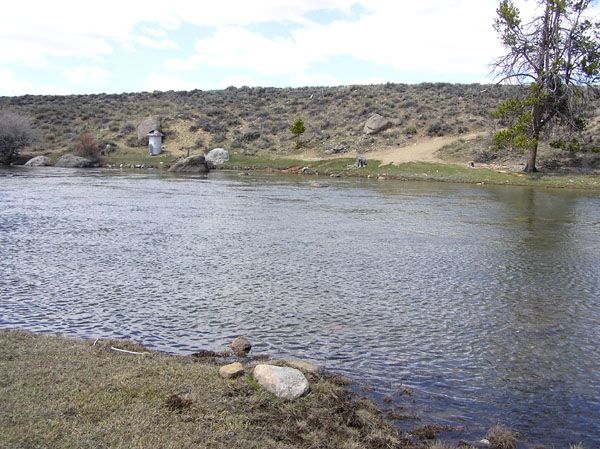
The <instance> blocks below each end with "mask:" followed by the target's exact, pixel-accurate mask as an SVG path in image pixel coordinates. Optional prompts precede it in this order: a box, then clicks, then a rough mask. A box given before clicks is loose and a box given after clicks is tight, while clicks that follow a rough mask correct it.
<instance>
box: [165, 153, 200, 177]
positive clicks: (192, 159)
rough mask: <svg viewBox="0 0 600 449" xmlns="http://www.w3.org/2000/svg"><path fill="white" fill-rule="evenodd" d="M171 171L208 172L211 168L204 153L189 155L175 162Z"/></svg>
mask: <svg viewBox="0 0 600 449" xmlns="http://www.w3.org/2000/svg"><path fill="white" fill-rule="evenodd" d="M169 171H170V172H173V173H208V172H209V171H210V170H209V165H208V163H207V162H206V159H204V155H200V156H189V157H186V158H185V159H181V160H179V161H177V162H175V164H173V165H172V166H171V168H169Z"/></svg>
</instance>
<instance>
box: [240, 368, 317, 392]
mask: <svg viewBox="0 0 600 449" xmlns="http://www.w3.org/2000/svg"><path fill="white" fill-rule="evenodd" d="M252 374H253V375H254V378H255V379H256V381H257V382H258V384H259V385H260V386H261V387H263V388H264V389H265V390H267V391H268V392H270V393H273V394H274V395H275V396H277V397H278V398H280V399H285V400H287V401H293V400H295V399H298V398H299V397H300V396H302V395H304V394H306V393H307V392H308V390H309V389H310V386H309V384H308V380H306V377H305V376H304V374H302V372H301V371H300V370H297V369H296V368H288V367H282V366H274V365H256V366H255V367H254V371H253V372H252Z"/></svg>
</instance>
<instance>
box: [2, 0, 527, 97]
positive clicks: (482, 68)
mask: <svg viewBox="0 0 600 449" xmlns="http://www.w3.org/2000/svg"><path fill="white" fill-rule="evenodd" d="M516 3H517V5H519V4H520V3H521V4H522V5H521V6H522V7H524V8H528V7H529V8H531V4H532V3H535V2H533V1H532V0H530V1H529V2H525V1H524V0H520V1H517V2H516ZM497 6H498V0H410V1H407V0H356V1H353V0H295V1H290V0H246V1H244V0H219V1H210V2H208V1H200V0H197V1H195V2H192V1H189V0H188V1H186V0H169V1H164V0H161V1H158V0H142V1H139V0H119V1H116V0H104V1H102V2H96V1H95V2H87V1H82V0H76V1H73V0H53V1H43V0H38V1H33V0H18V1H13V0H11V1H8V2H5V4H3V5H2V12H1V14H0V48H2V56H1V58H0V95H2V96H12V95H24V94H49V95H64V94H90V93H121V92H142V91H154V90H160V91H167V90H192V89H202V90H211V89H222V88H226V87H229V86H236V87H241V86H272V87H300V86H316V85H318V86H336V85H347V84H378V83H385V82H395V83H420V82H451V83H474V82H480V83H485V82H490V81H492V77H491V76H490V63H491V62H492V61H493V60H494V58H495V57H497V56H499V55H500V54H501V53H502V48H501V47H500V44H499V41H498V39H497V36H496V35H495V33H494V31H493V28H492V23H493V20H494V17H495V14H496V12H495V11H496V8H497Z"/></svg>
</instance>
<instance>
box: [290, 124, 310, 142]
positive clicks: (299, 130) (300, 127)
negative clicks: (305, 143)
mask: <svg viewBox="0 0 600 449" xmlns="http://www.w3.org/2000/svg"><path fill="white" fill-rule="evenodd" d="M304 131H306V127H305V126H304V121H303V120H302V119H301V118H298V119H297V120H296V121H295V122H294V124H293V125H292V126H290V132H291V133H292V134H293V135H294V137H295V138H296V147H297V148H300V145H301V144H300V135H302V134H304Z"/></svg>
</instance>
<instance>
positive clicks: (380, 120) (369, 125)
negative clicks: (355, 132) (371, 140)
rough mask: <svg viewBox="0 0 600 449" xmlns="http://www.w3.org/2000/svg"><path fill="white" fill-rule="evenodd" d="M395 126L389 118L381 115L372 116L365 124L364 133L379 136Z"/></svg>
mask: <svg viewBox="0 0 600 449" xmlns="http://www.w3.org/2000/svg"><path fill="white" fill-rule="evenodd" d="M393 124H394V122H393V121H392V120H390V119H389V118H385V117H383V116H381V115H379V114H372V115H371V116H370V117H369V118H368V119H367V121H366V122H365V127H364V129H363V132H364V133H365V134H377V133H380V132H381V131H385V130H386V129H388V128H389V127H390V126H392V125H393Z"/></svg>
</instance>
